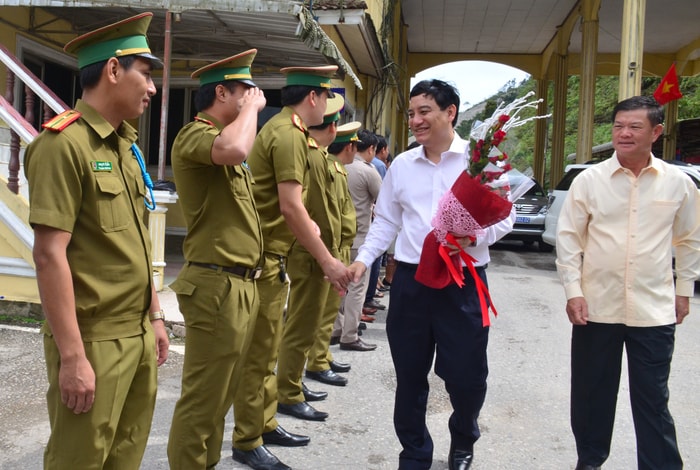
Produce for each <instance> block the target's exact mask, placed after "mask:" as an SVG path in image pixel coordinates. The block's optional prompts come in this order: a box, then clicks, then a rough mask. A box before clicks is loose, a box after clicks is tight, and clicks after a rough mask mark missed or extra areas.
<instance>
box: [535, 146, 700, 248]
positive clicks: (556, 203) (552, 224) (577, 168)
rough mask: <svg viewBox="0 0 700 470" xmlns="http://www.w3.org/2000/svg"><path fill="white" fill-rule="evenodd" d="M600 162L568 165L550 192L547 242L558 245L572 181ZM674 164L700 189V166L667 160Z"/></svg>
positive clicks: (545, 229) (546, 226) (545, 223)
mask: <svg viewBox="0 0 700 470" xmlns="http://www.w3.org/2000/svg"><path fill="white" fill-rule="evenodd" d="M595 163H598V162H589V163H577V164H572V165H567V166H566V169H565V173H564V177H563V178H562V179H561V181H560V182H559V184H557V186H556V188H554V190H552V191H551V192H550V194H549V205H548V207H547V215H546V217H545V220H544V232H543V233H542V240H544V242H545V243H547V244H549V245H551V246H552V247H554V246H555V245H556V236H557V218H558V217H559V213H560V212H561V208H562V206H563V205H564V200H565V199H566V195H567V194H568V191H569V187H570V186H571V182H572V181H573V180H574V178H576V176H578V175H579V173H581V172H582V171H583V170H585V169H586V168H588V167H590V166H592V165H594V164H595ZM667 163H670V164H672V165H677V166H678V168H680V169H681V170H683V171H684V172H685V173H686V174H687V175H688V176H690V178H691V179H692V180H693V182H694V183H695V186H696V187H697V188H698V190H699V191H700V166H696V165H691V164H690V163H686V162H681V161H678V160H673V161H667Z"/></svg>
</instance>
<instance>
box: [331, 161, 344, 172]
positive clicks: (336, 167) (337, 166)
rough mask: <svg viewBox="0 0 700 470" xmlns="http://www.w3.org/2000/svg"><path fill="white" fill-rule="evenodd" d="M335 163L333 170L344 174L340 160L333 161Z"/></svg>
mask: <svg viewBox="0 0 700 470" xmlns="http://www.w3.org/2000/svg"><path fill="white" fill-rule="evenodd" d="M333 164H334V165H335V171H336V172H338V173H340V174H341V175H346V174H347V173H345V168H343V165H342V164H341V163H340V162H333Z"/></svg>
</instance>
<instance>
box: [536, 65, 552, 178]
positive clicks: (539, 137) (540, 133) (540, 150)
mask: <svg viewBox="0 0 700 470" xmlns="http://www.w3.org/2000/svg"><path fill="white" fill-rule="evenodd" d="M548 84H549V82H548V81H547V79H545V78H543V79H540V80H537V98H538V99H540V98H541V99H542V101H541V102H540V103H538V104H537V115H538V116H544V115H545V114H547V88H548V86H547V85H548ZM548 123H549V120H548V119H537V120H535V155H534V156H533V159H532V160H533V169H532V170H533V171H534V173H535V179H536V180H537V181H538V182H540V184H542V185H543V186H544V175H545V153H546V150H547V127H548Z"/></svg>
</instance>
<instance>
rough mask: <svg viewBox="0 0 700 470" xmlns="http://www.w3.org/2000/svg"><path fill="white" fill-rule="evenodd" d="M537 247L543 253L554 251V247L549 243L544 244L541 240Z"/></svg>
mask: <svg viewBox="0 0 700 470" xmlns="http://www.w3.org/2000/svg"><path fill="white" fill-rule="evenodd" d="M537 247H538V248H539V249H540V251H541V252H542V253H551V252H552V250H554V247H553V246H552V245H550V244H549V243H546V242H543V241H542V240H540V241H539V242H537Z"/></svg>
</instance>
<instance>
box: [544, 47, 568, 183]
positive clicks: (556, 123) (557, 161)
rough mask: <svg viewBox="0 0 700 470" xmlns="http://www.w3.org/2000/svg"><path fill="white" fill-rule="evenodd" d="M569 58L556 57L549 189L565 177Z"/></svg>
mask: <svg viewBox="0 0 700 470" xmlns="http://www.w3.org/2000/svg"><path fill="white" fill-rule="evenodd" d="M567 62H568V58H567V57H566V56H565V55H560V54H556V55H555V56H554V67H555V77H554V106H553V108H554V109H553V110H552V166H551V168H550V169H549V188H550V189H554V187H555V186H556V185H557V183H559V180H561V177H562V176H564V157H565V155H564V135H565V130H566V94H567V92H568V87H569V81H568V78H569V77H568V73H567V68H568V64H567Z"/></svg>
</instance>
